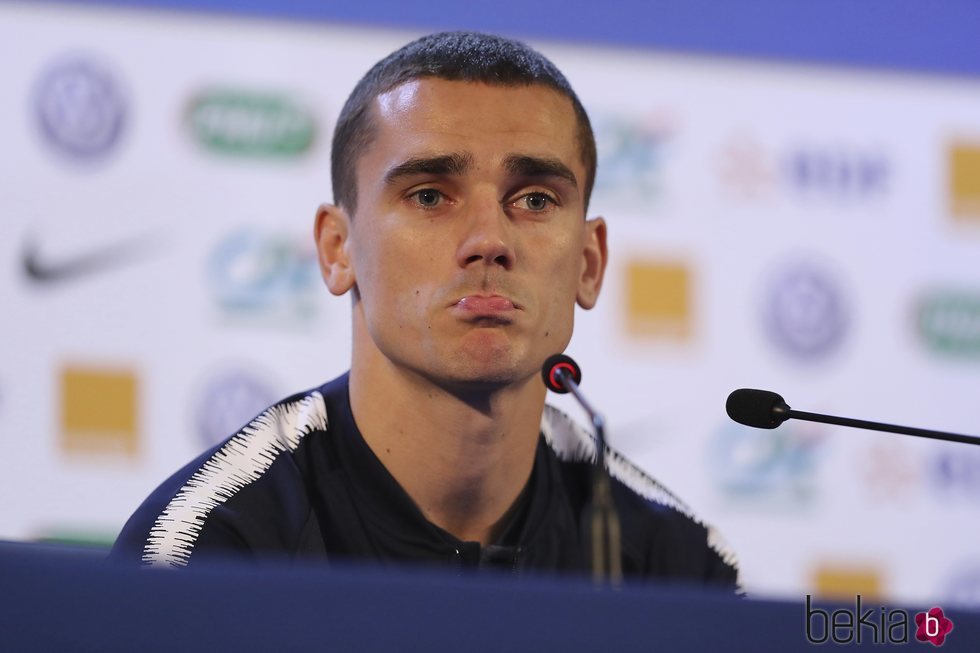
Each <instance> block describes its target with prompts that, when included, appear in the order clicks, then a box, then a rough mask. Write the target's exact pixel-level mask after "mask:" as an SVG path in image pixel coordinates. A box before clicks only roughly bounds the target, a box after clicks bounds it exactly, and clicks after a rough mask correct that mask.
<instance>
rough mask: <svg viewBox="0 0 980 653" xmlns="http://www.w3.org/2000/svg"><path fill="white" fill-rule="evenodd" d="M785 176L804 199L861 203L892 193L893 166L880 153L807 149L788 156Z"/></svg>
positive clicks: (784, 162)
mask: <svg viewBox="0 0 980 653" xmlns="http://www.w3.org/2000/svg"><path fill="white" fill-rule="evenodd" d="M783 176H784V178H785V179H787V181H788V182H789V187H790V188H792V189H794V190H795V191H796V192H797V194H798V195H800V196H801V197H804V198H810V197H812V198H814V199H817V198H833V199H837V200H859V199H868V198H874V197H880V196H883V195H884V194H885V193H886V192H887V191H888V179H889V165H888V161H887V160H886V159H885V158H884V157H883V156H881V155H879V154H873V153H867V152H857V151H854V152H849V151H840V150H824V149H804V150H798V151H795V152H792V153H790V154H789V155H788V156H786V158H785V160H784V161H783Z"/></svg>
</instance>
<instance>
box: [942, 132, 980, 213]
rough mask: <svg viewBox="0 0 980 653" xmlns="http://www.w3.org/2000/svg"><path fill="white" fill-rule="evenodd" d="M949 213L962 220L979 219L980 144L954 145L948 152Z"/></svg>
mask: <svg viewBox="0 0 980 653" xmlns="http://www.w3.org/2000/svg"><path fill="white" fill-rule="evenodd" d="M948 157H949V158H948V165H949V212H950V213H952V214H953V216H954V217H956V218H959V219H963V220H967V219H969V220H978V219H980V142H974V143H954V144H952V145H950V147H949V151H948Z"/></svg>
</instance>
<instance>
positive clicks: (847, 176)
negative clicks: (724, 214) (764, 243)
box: [719, 135, 891, 206]
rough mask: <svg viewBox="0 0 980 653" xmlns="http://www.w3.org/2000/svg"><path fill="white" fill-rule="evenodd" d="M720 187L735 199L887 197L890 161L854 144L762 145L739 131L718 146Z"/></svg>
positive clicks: (848, 200) (854, 199) (805, 200)
mask: <svg viewBox="0 0 980 653" xmlns="http://www.w3.org/2000/svg"><path fill="white" fill-rule="evenodd" d="M719 172H720V176H721V181H722V184H723V186H724V187H725V188H726V189H727V190H729V191H730V192H731V193H732V195H734V196H735V197H736V198H741V199H751V200H757V199H764V198H766V197H767V196H768V195H772V194H775V193H778V194H782V195H787V196H789V197H791V198H793V199H795V200H797V201H799V202H803V203H811V202H818V203H825V202H828V201H830V202H833V203H834V205H835V206H840V205H842V204H843V205H847V204H849V203H859V202H867V201H872V200H877V199H879V198H882V197H884V196H886V194H887V193H888V190H889V184H890V179H891V165H890V163H889V161H888V159H887V157H885V156H884V155H883V154H881V153H877V152H873V151H868V150H865V149H859V148H831V147H797V148H793V149H787V150H782V151H774V149H772V148H767V147H766V146H764V145H763V144H762V143H761V142H759V141H757V140H755V139H754V138H752V137H750V136H745V135H740V136H738V137H736V138H732V139H731V140H730V141H728V142H727V143H725V144H724V145H723V146H722V148H721V150H720V165H719Z"/></svg>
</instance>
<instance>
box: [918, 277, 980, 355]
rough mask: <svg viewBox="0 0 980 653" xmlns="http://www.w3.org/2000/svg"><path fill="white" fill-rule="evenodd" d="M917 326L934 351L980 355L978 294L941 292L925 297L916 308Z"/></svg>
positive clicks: (979, 296)
mask: <svg viewBox="0 0 980 653" xmlns="http://www.w3.org/2000/svg"><path fill="white" fill-rule="evenodd" d="M916 327H917V330H918V333H919V337H920V339H921V340H922V342H924V343H925V344H926V345H927V346H928V347H929V348H930V349H932V350H934V351H937V352H941V353H945V354H953V355H957V356H978V355H980V294H977V293H967V292H956V291H943V292H936V293H932V294H929V295H927V296H925V297H924V298H923V299H922V300H920V301H919V304H918V308H917V310H916Z"/></svg>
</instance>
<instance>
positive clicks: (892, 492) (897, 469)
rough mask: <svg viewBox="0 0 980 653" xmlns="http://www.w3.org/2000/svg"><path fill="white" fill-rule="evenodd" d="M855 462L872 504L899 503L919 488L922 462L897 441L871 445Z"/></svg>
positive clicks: (920, 485)
mask: <svg viewBox="0 0 980 653" xmlns="http://www.w3.org/2000/svg"><path fill="white" fill-rule="evenodd" d="M859 459H860V460H862V461H863V465H864V470H863V472H864V473H863V476H864V481H865V484H866V485H867V488H868V496H869V497H870V498H871V499H872V500H873V501H875V502H881V501H889V502H903V501H905V500H907V499H908V498H909V495H910V494H912V493H914V492H917V491H918V490H919V489H920V488H921V487H922V472H921V468H922V461H921V460H920V457H919V456H918V455H917V454H916V453H914V452H912V451H910V450H909V449H908V447H907V446H906V445H905V444H903V443H902V442H901V441H900V440H898V441H890V442H888V443H885V442H875V443H873V444H872V445H871V446H870V448H869V449H868V451H867V453H866V454H865V455H863V456H859ZM854 593H855V592H849V594H854ZM864 593H865V594H867V592H864Z"/></svg>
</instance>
